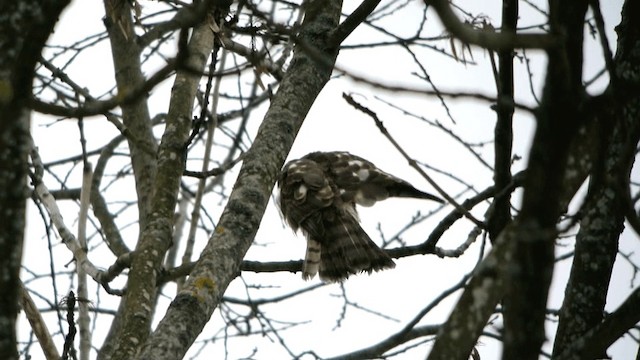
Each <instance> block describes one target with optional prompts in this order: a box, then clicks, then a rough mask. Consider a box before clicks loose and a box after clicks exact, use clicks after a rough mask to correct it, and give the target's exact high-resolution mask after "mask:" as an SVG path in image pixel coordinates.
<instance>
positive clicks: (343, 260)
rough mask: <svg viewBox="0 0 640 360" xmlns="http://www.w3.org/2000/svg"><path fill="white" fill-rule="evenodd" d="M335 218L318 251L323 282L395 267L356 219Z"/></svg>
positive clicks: (347, 217) (347, 216) (336, 280)
mask: <svg viewBox="0 0 640 360" xmlns="http://www.w3.org/2000/svg"><path fill="white" fill-rule="evenodd" d="M345 215H346V214H345ZM334 220H336V221H333V222H332V223H331V224H327V228H326V231H327V233H326V241H324V242H323V244H322V252H321V254H320V255H321V261H320V279H321V280H322V281H325V282H339V281H343V280H345V279H346V278H348V277H349V275H352V274H357V273H359V272H365V271H366V272H368V273H371V272H373V271H380V270H384V269H390V268H394V267H395V266H396V264H395V263H394V262H393V260H391V258H390V257H389V255H387V254H386V253H385V252H384V251H382V249H380V248H379V247H378V245H376V243H374V242H373V240H371V238H370V237H369V235H367V233H366V232H365V231H364V229H362V227H360V224H359V223H358V221H357V219H356V218H354V217H352V216H350V215H346V216H338V218H337V219H334Z"/></svg>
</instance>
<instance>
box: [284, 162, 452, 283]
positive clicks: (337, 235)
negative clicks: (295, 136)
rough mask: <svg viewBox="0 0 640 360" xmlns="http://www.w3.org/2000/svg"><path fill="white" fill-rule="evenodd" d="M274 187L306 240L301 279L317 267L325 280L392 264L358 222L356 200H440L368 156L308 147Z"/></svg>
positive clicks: (290, 220) (286, 214) (309, 276)
mask: <svg viewBox="0 0 640 360" xmlns="http://www.w3.org/2000/svg"><path fill="white" fill-rule="evenodd" d="M278 190H279V194H278V195H277V197H278V200H277V203H278V206H279V208H280V212H281V214H282V217H283V218H284V220H285V222H286V223H287V224H288V225H289V227H291V229H292V230H293V231H294V232H298V230H301V232H302V233H303V235H304V236H305V238H306V239H307V249H306V254H305V259H304V262H303V265H302V278H303V279H304V280H310V279H312V278H313V277H315V275H316V274H317V273H318V272H319V273H320V280H321V281H322V282H325V283H334V282H342V281H344V280H346V279H347V278H348V277H349V276H350V275H353V274H357V273H361V272H367V273H369V274H371V273H372V272H373V271H380V270H384V269H391V268H394V267H395V262H394V261H393V260H392V259H391V257H390V256H389V255H387V253H385V252H384V251H383V250H382V249H380V247H378V245H376V243H375V242H374V241H373V240H371V238H370V237H369V235H368V234H367V233H366V232H365V231H364V229H363V228H362V227H361V226H360V220H359V217H358V212H357V210H356V204H358V205H361V206H372V205H373V204H375V203H376V202H378V201H381V200H384V199H387V198H389V197H409V198H418V199H428V200H432V201H436V202H439V203H443V202H444V201H443V200H442V199H441V198H439V197H437V196H435V195H432V194H429V193H426V192H423V191H420V190H418V189H416V188H415V187H413V185H411V184H409V183H408V182H407V181H405V180H402V179H400V178H398V177H395V176H393V175H391V174H389V173H386V172H384V171H382V170H380V169H379V168H378V167H376V166H375V165H374V164H373V163H371V162H370V161H368V160H365V159H363V158H361V157H359V156H356V155H353V154H350V153H348V152H341V151H332V152H319V151H318V152H312V153H309V154H307V155H305V156H303V157H302V158H300V159H296V160H292V161H289V162H288V163H287V164H285V166H284V167H283V168H282V171H281V172H280V174H279V177H278Z"/></svg>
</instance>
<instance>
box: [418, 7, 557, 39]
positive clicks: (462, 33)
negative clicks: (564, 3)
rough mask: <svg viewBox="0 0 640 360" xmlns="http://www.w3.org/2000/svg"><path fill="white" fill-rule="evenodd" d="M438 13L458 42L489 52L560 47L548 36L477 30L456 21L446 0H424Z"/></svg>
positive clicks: (458, 20) (552, 37)
mask: <svg viewBox="0 0 640 360" xmlns="http://www.w3.org/2000/svg"><path fill="white" fill-rule="evenodd" d="M424 3H425V4H426V5H427V6H428V5H431V6H432V7H433V9H434V10H435V11H436V12H437V13H438V17H439V18H440V20H441V21H442V24H443V25H444V26H445V27H446V28H447V30H448V31H449V32H450V33H451V34H452V35H453V36H455V37H457V38H458V39H460V41H462V42H465V43H468V44H473V45H478V46H480V47H483V48H485V49H491V50H510V49H517V48H523V49H550V48H554V47H557V46H559V45H560V41H559V39H558V38H557V37H555V36H552V35H549V34H516V33H510V32H499V33H497V32H494V31H489V30H477V29H474V28H472V27H471V26H470V25H467V24H465V23H463V22H461V21H460V19H458V17H457V16H456V14H455V13H454V12H453V10H452V9H451V6H450V5H449V2H448V1H447V0H424Z"/></svg>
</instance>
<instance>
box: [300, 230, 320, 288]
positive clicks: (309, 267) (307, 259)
mask: <svg viewBox="0 0 640 360" xmlns="http://www.w3.org/2000/svg"><path fill="white" fill-rule="evenodd" d="M321 253H322V245H320V243H319V242H317V241H315V240H313V239H307V252H306V254H305V256H304V263H303V264H302V278H303V279H304V280H310V279H313V277H314V276H316V274H317V273H318V270H319V269H320V258H321Z"/></svg>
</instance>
